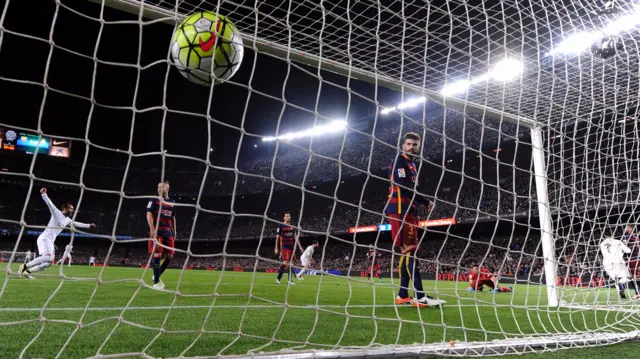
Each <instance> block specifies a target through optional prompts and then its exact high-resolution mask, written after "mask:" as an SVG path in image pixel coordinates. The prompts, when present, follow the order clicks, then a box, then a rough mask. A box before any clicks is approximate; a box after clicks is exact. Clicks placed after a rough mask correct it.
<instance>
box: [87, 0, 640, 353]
mask: <svg viewBox="0 0 640 359" xmlns="http://www.w3.org/2000/svg"><path fill="white" fill-rule="evenodd" d="M87 1H90V2H93V3H96V4H100V5H104V6H107V7H109V8H113V9H117V10H121V11H124V12H127V13H130V14H134V15H138V16H139V17H140V18H146V19H149V20H152V21H158V22H162V23H166V24H169V25H172V26H175V25H176V24H177V23H178V22H180V21H182V20H183V19H184V18H185V17H186V15H185V14H180V13H178V12H176V11H170V10H167V9H164V8H161V7H158V6H155V5H150V4H147V3H144V0H87ZM240 34H241V37H242V39H243V42H244V43H245V44H246V45H245V46H247V47H250V48H252V49H253V50H254V51H256V52H258V53H262V54H267V55H270V56H273V57H276V58H280V59H282V60H284V61H293V62H297V63H300V64H304V65H309V66H314V67H316V68H320V69H322V70H326V71H330V72H334V73H337V74H341V75H343V76H347V77H350V78H353V79H356V80H360V81H364V82H368V83H371V84H373V85H376V86H382V87H385V88H389V89H392V90H396V91H402V92H407V93H409V94H412V95H416V96H423V97H425V98H426V99H428V100H431V101H434V102H436V103H439V104H441V105H442V106H445V107H447V106H456V107H459V108H463V109H464V111H465V112H469V113H477V114H480V115H482V116H488V117H493V118H496V119H498V120H500V121H506V122H509V123H512V124H516V125H518V126H522V127H526V128H528V129H529V130H530V131H531V147H532V160H533V175H534V176H535V183H536V195H537V202H538V212H539V221H540V222H539V225H540V232H541V233H540V235H541V239H540V240H541V244H542V253H543V259H544V274H545V276H544V277H545V286H546V289H547V300H548V304H547V305H548V307H549V308H550V309H553V308H559V307H560V306H561V303H560V301H559V298H558V289H557V272H556V269H557V261H556V258H555V243H554V235H553V227H552V221H551V209H550V206H549V196H548V183H547V172H546V166H545V165H546V163H545V155H544V141H543V134H542V130H543V128H544V124H542V123H540V122H538V121H535V120H534V119H530V118H527V117H523V116H520V115H514V114H511V113H507V112H504V111H502V110H499V109H495V108H491V107H488V106H485V105H482V104H479V103H474V102H472V101H468V100H463V99H460V98H457V97H453V96H444V95H443V94H441V93H440V92H439V91H436V90H433V89H428V88H423V87H419V86H416V85H412V84H407V83H404V82H402V81H400V80H397V79H394V78H391V77H388V76H385V75H381V74H377V73H372V72H370V71H366V70H363V69H359V68H357V67H353V66H347V65H344V64H341V63H339V62H335V61H332V60H329V59H324V58H321V57H319V56H316V55H313V54H310V53H307V52H303V51H300V50H297V49H294V48H290V47H286V46H283V45H280V44H277V43H274V42H272V41H268V40H265V39H261V38H259V37H255V36H252V35H251V34H247V33H242V32H240ZM378 106H379V104H378ZM623 334H624V335H623ZM616 335H617V337H616V338H617V339H616V340H615V341H620V340H621V339H620V338H622V340H631V339H635V338H638V337H640V331H633V332H629V333H619V334H616ZM610 336H611V334H608V333H590V334H589V335H587V334H575V335H574V334H565V335H559V334H555V335H554V334H550V335H546V336H540V337H527V338H520V339H506V340H498V341H492V342H490V343H486V342H473V343H454V344H451V343H444V342H443V343H436V344H423V345H410V346H393V347H383V348H362V349H357V350H333V351H322V354H320V353H319V352H316V351H313V352H308V351H307V352H305V351H302V352H296V353H295V354H291V355H294V356H295V357H318V356H322V357H327V358H329V357H365V356H366V357H372V356H373V357H378V356H382V357H384V356H388V355H389V354H394V355H399V354H408V355H416V354H418V355H425V354H436V355H438V354H440V355H442V354H449V355H451V354H458V355H459V354H465V353H466V354H469V353H487V354H490V353H491V354H498V353H507V352H512V353H515V352H514V349H516V348H522V349H532V348H548V347H552V348H562V347H564V346H565V345H566V347H576V346H587V345H593V344H602V342H603V341H604V342H608V341H609V340H611V341H612V342H613V341H614V340H613V338H610ZM623 337H624V338H623ZM250 356H251V357H262V355H258V356H256V354H252V355H250ZM272 356H273V354H266V353H265V355H264V357H272ZM277 356H278V357H280V358H282V357H285V356H287V354H284V353H281V354H277ZM231 357H236V356H231ZM292 357H293V356H292Z"/></svg>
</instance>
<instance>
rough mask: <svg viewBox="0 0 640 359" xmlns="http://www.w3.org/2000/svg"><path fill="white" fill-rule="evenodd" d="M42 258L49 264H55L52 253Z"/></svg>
mask: <svg viewBox="0 0 640 359" xmlns="http://www.w3.org/2000/svg"><path fill="white" fill-rule="evenodd" d="M42 258H44V260H45V261H46V262H47V263H49V264H51V262H53V255H51V253H46V254H45V255H43V256H42Z"/></svg>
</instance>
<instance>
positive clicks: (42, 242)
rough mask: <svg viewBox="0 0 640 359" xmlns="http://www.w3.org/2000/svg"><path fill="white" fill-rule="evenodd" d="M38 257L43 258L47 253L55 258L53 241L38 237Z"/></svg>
mask: <svg viewBox="0 0 640 359" xmlns="http://www.w3.org/2000/svg"><path fill="white" fill-rule="evenodd" d="M36 243H37V244H38V255H40V256H43V255H45V254H47V253H51V256H55V247H54V246H53V241H52V240H50V239H48V238H43V237H38V241H37V242H36Z"/></svg>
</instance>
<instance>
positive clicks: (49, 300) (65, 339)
mask: <svg viewBox="0 0 640 359" xmlns="http://www.w3.org/2000/svg"><path fill="white" fill-rule="evenodd" d="M16 268H17V267H16ZM0 269H2V272H1V273H0V283H2V284H4V285H5V287H4V291H3V293H2V294H1V296H0V358H16V357H18V356H19V355H20V353H21V352H22V351H23V349H25V348H26V351H25V353H24V357H26V358H32V357H37V358H55V357H56V356H58V357H60V358H86V357H91V356H94V355H96V354H97V353H100V354H104V355H106V354H116V353H140V352H142V351H144V353H146V354H147V355H150V356H154V357H173V356H179V355H185V356H206V355H211V356H213V355H217V354H221V355H232V354H245V353H247V352H249V351H252V350H253V351H256V352H270V351H278V350H281V349H287V348H294V349H300V350H302V349H306V350H309V349H331V348H333V347H335V346H338V347H354V346H367V345H377V344H414V343H439V342H449V341H450V340H455V341H461V342H463V341H487V340H493V339H505V338H515V337H523V336H527V335H531V334H535V333H562V332H573V331H589V330H594V331H596V330H597V331H600V332H603V331H618V332H624V331H629V330H632V329H635V327H636V326H635V325H634V324H636V323H637V321H634V320H633V319H634V317H633V316H634V313H630V312H629V311H594V310H578V309H573V310H569V309H560V310H547V309H546V307H545V304H546V292H545V289H544V288H542V287H539V286H533V285H532V286H527V285H518V286H516V287H515V292H514V293H513V294H508V293H500V294H497V295H493V294H489V293H486V292H483V293H468V292H466V291H465V287H466V285H465V284H463V283H461V284H459V285H458V286H456V285H455V283H453V282H435V281H425V282H424V285H425V287H426V289H427V291H428V292H429V293H435V292H437V293H439V297H440V298H441V299H445V300H447V301H448V303H447V305H446V306H444V307H443V308H423V309H417V308H413V307H395V306H394V305H393V299H394V298H395V295H396V290H395V289H394V288H393V287H391V285H390V280H389V279H387V280H385V283H383V284H380V283H376V284H375V285H372V284H369V283H366V282H363V281H362V280H361V279H360V278H343V277H330V276H323V277H321V276H307V277H306V280H305V281H304V282H298V285H296V286H290V287H288V286H287V285H286V284H284V283H283V284H281V285H276V284H275V282H274V281H275V274H266V273H257V274H255V277H254V275H253V273H234V272H207V271H184V272H183V273H182V277H180V276H181V272H180V271H179V270H168V271H167V272H166V273H165V274H164V275H163V281H164V282H165V284H166V286H167V289H169V290H170V291H171V292H158V291H154V290H152V289H150V288H147V287H144V286H141V285H140V282H139V281H140V279H141V278H142V276H143V270H142V269H136V268H114V267H109V268H105V269H104V271H103V272H101V271H102V268H99V267H87V266H74V267H71V268H67V267H64V268H63V273H64V274H65V275H66V276H68V277H73V278H72V279H61V278H60V277H59V276H57V274H58V273H59V270H60V268H59V267H55V268H49V269H48V270H47V271H45V272H44V273H45V274H48V275H52V276H38V278H37V279H36V280H33V281H30V280H27V279H18V278H17V277H15V276H13V275H11V276H9V277H7V276H6V272H5V269H6V267H0ZM100 273H102V276H101V282H100V283H98V280H97V278H98V276H99V274H100ZM150 276H151V272H150V271H147V273H146V275H145V281H146V283H147V284H149V283H150V280H149V278H150ZM79 279H80V280H79ZM125 280H128V281H125ZM178 282H179V285H178ZM283 282H284V281H283ZM396 283H397V281H396ZM319 288H320V290H319ZM176 289H177V290H178V292H177V293H178V294H176V292H174V291H175V290H176ZM214 293H215V295H214ZM612 293H613V292H612ZM569 294H570V295H571V296H572V298H574V300H575V301H576V302H578V301H579V302H589V303H593V302H603V301H605V300H606V296H607V293H606V292H605V291H603V290H601V291H597V292H596V291H588V290H584V289H578V290H573V292H570V293H569ZM613 294H615V293H613ZM566 298H568V297H566ZM613 298H615V296H614V297H613ZM285 303H286V304H285ZM316 304H317V305H316ZM125 308H126V309H125ZM41 310H42V312H41ZM41 314H42V316H41ZM161 328H162V329H161ZM621 348H622V349H621ZM637 348H639V346H638V345H636V344H620V345H617V346H613V347H606V348H588V349H585V350H570V351H568V352H567V351H561V352H559V353H558V354H549V353H547V354H545V358H554V357H557V358H560V355H562V358H563V359H567V358H572V357H576V358H578V357H580V358H582V357H594V358H595V357H596V356H595V355H597V356H599V357H602V356H603V355H604V356H606V355H616V356H617V357H619V358H625V357H627V356H624V355H622V354H620V353H622V352H626V353H633V351H634V350H635V351H637ZM619 351H622V352H619ZM616 353H618V354H616ZM554 355H557V356H554ZM572 355H574V356H572ZM575 355H578V356H575ZM525 357H529V356H528V355H525ZM534 357H535V358H538V357H539V356H538V355H532V356H531V358H534Z"/></svg>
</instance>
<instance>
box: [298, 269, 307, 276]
mask: <svg viewBox="0 0 640 359" xmlns="http://www.w3.org/2000/svg"><path fill="white" fill-rule="evenodd" d="M304 271H305V269H304V268H302V269H301V270H300V272H298V277H301V276H302V275H303V274H304Z"/></svg>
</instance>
